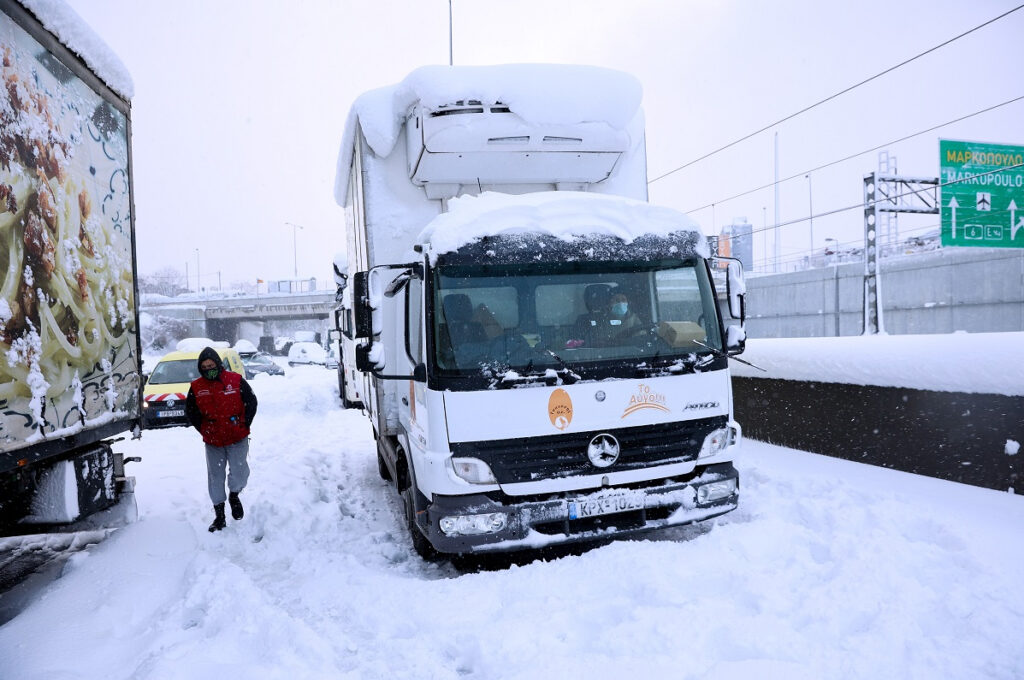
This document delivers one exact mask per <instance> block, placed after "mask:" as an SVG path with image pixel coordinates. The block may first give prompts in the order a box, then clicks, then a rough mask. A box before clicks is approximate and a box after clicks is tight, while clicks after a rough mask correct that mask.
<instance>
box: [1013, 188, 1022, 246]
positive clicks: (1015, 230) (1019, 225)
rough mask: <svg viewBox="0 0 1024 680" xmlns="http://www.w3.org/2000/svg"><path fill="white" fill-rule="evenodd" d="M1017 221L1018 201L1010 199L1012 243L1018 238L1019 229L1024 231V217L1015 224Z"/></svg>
mask: <svg viewBox="0 0 1024 680" xmlns="http://www.w3.org/2000/svg"><path fill="white" fill-rule="evenodd" d="M1016 219H1017V201H1015V200H1013V199H1012V198H1011V199H1010V240H1011V241H1012V240H1013V239H1014V238H1015V237H1016V236H1017V230H1018V229H1024V217H1022V218H1020V221H1019V222H1017V223H1016V224H1014V221H1015V220H1016Z"/></svg>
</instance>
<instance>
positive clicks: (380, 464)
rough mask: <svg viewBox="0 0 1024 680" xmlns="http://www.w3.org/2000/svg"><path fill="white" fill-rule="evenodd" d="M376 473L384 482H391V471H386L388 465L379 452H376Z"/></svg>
mask: <svg viewBox="0 0 1024 680" xmlns="http://www.w3.org/2000/svg"><path fill="white" fill-rule="evenodd" d="M377 472H379V473H380V478H381V479H383V480H384V481H385V482H390V481H391V471H390V470H388V464H387V463H385V462H384V456H382V455H380V451H378V452H377ZM403 502H404V500H403Z"/></svg>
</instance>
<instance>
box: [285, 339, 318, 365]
mask: <svg viewBox="0 0 1024 680" xmlns="http://www.w3.org/2000/svg"><path fill="white" fill-rule="evenodd" d="M299 364H319V365H320V366H325V365H326V364H327V351H326V350H324V348H323V347H321V346H320V345H318V344H316V343H315V342H296V343H294V344H292V346H291V347H290V348H288V365H289V366H297V365H299Z"/></svg>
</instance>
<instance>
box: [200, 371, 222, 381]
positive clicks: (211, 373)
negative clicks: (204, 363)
mask: <svg viewBox="0 0 1024 680" xmlns="http://www.w3.org/2000/svg"><path fill="white" fill-rule="evenodd" d="M218 375H220V369H219V368H208V369H206V370H205V371H203V377H204V378H206V379H207V380H216V379H217V376H218Z"/></svg>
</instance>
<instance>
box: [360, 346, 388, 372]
mask: <svg viewBox="0 0 1024 680" xmlns="http://www.w3.org/2000/svg"><path fill="white" fill-rule="evenodd" d="M386 362H387V360H386V359H385V358H384V345H382V344H381V343H379V342H377V343H370V342H364V343H360V344H358V345H356V370H358V371H361V372H362V373H376V372H377V371H379V370H380V369H382V368H384V365H385V363H386Z"/></svg>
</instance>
